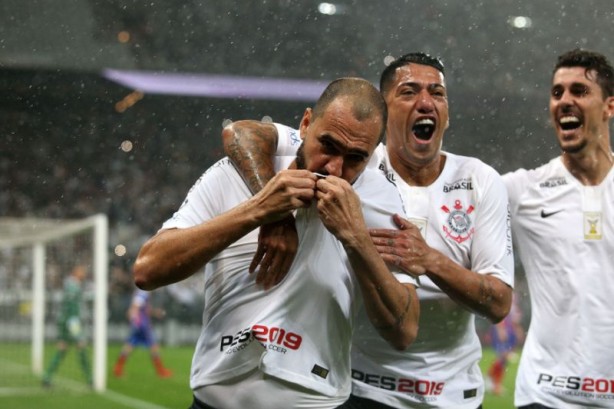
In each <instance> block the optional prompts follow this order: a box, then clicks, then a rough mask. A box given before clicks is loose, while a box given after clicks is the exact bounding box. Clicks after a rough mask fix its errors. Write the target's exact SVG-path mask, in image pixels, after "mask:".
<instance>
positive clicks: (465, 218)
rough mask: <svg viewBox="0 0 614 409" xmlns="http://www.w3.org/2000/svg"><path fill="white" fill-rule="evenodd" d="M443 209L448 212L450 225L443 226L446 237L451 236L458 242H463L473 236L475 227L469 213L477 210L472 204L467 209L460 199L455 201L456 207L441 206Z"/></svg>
mask: <svg viewBox="0 0 614 409" xmlns="http://www.w3.org/2000/svg"><path fill="white" fill-rule="evenodd" d="M441 210H443V211H444V212H445V213H447V214H448V225H447V226H443V231H444V233H445V234H446V237H448V238H451V239H452V240H454V241H455V242H457V243H462V242H464V241H465V240H468V239H470V238H471V236H473V233H474V231H475V228H474V227H473V226H472V225H471V224H472V223H471V218H470V217H469V215H470V214H471V213H472V212H473V211H474V210H475V207H473V205H470V206H469V207H468V208H467V209H466V210H465V209H464V208H463V204H462V203H461V201H460V200H455V201H454V208H453V209H452V210H450V209H449V208H448V206H446V205H443V206H441Z"/></svg>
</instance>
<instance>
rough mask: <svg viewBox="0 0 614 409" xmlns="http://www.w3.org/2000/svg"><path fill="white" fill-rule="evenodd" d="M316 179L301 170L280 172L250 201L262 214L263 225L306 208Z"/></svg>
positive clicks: (312, 194) (312, 196)
mask: <svg viewBox="0 0 614 409" xmlns="http://www.w3.org/2000/svg"><path fill="white" fill-rule="evenodd" d="M316 180H317V177H316V175H314V174H313V173H312V172H310V171H308V170H302V169H286V170H282V171H281V172H279V173H278V174H276V175H275V177H273V179H271V180H270V181H269V182H268V183H267V184H266V185H265V186H264V188H262V190H261V191H260V192H258V193H257V194H256V195H254V197H253V198H252V199H251V200H253V201H254V202H253V203H254V204H255V206H256V208H257V209H259V210H261V211H263V212H264V214H265V217H264V223H263V224H266V223H271V222H274V221H277V220H280V219H283V218H285V217H287V216H289V215H290V214H291V213H292V211H294V210H296V209H298V208H301V207H308V206H309V205H310V204H311V200H312V199H313V198H314V194H315V193H314V189H315V186H316Z"/></svg>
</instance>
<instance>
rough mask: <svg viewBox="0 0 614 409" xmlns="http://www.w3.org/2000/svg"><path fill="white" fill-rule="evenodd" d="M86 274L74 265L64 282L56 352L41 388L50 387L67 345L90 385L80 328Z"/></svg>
mask: <svg viewBox="0 0 614 409" xmlns="http://www.w3.org/2000/svg"><path fill="white" fill-rule="evenodd" d="M86 274H87V270H86V268H85V266H83V265H76V266H75V267H74V268H73V270H72V272H71V274H70V276H68V277H67V278H66V280H65V281H64V291H63V294H62V305H61V309H60V315H59V317H58V321H57V328H58V343H57V350H56V352H55V354H54V356H53V358H52V359H51V361H50V362H49V365H48V366H47V369H46V370H45V373H44V375H43V386H45V387H48V386H51V377H52V376H53V374H54V373H55V371H56V370H57V369H58V367H59V366H60V363H61V362H62V360H63V359H64V356H65V355H66V353H67V350H68V346H69V345H76V347H77V351H78V353H79V363H80V365H81V369H82V370H83V373H84V374H85V378H86V380H87V383H88V385H90V386H91V385H92V371H91V369H90V363H89V359H88V356H87V351H86V349H85V335H84V332H83V328H82V327H81V303H82V298H83V297H82V295H83V289H82V287H81V285H82V282H83V280H84V279H85V276H86Z"/></svg>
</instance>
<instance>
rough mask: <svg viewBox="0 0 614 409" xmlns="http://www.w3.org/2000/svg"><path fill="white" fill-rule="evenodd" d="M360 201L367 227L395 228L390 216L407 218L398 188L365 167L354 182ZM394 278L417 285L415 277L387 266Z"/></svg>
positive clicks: (417, 281)
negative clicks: (396, 215)
mask: <svg viewBox="0 0 614 409" xmlns="http://www.w3.org/2000/svg"><path fill="white" fill-rule="evenodd" d="M354 189H355V190H356V193H357V194H358V195H359V197H360V199H361V203H362V211H363V215H364V218H365V223H366V225H367V227H368V228H370V229H373V228H378V229H392V230H397V229H398V227H397V226H396V225H395V223H394V221H393V219H392V216H393V215H395V214H398V215H400V216H401V217H404V218H407V215H406V213H405V207H404V205H403V200H402V198H401V195H400V193H399V191H398V189H397V188H396V187H395V186H394V185H393V184H392V183H391V182H389V181H388V180H387V179H386V178H385V177H384V176H383V175H382V174H381V173H380V172H378V171H376V170H374V169H370V168H367V169H365V171H364V172H363V173H362V175H361V176H360V178H359V179H358V180H357V181H356V183H355V184H354ZM388 267H389V269H390V271H391V272H392V273H393V274H394V276H395V277H396V279H397V280H398V281H400V282H401V283H404V284H412V285H414V286H416V287H418V286H419V280H418V278H417V277H413V276H410V275H408V274H405V273H404V272H403V271H401V270H400V269H399V268H392V267H391V266H388Z"/></svg>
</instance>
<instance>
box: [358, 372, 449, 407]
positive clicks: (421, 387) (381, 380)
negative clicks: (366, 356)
mask: <svg viewBox="0 0 614 409" xmlns="http://www.w3.org/2000/svg"><path fill="white" fill-rule="evenodd" d="M352 379H355V380H357V381H360V382H363V383H366V384H367V385H371V386H375V387H377V388H381V389H384V390H387V391H396V392H401V393H407V394H409V395H413V398H415V399H417V400H420V401H422V402H433V401H435V400H436V399H437V398H436V397H437V396H438V395H441V393H442V392H443V388H444V386H445V382H436V381H430V380H426V379H410V378H395V377H394V376H384V375H379V374H373V373H365V372H362V371H358V370H356V369H352Z"/></svg>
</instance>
